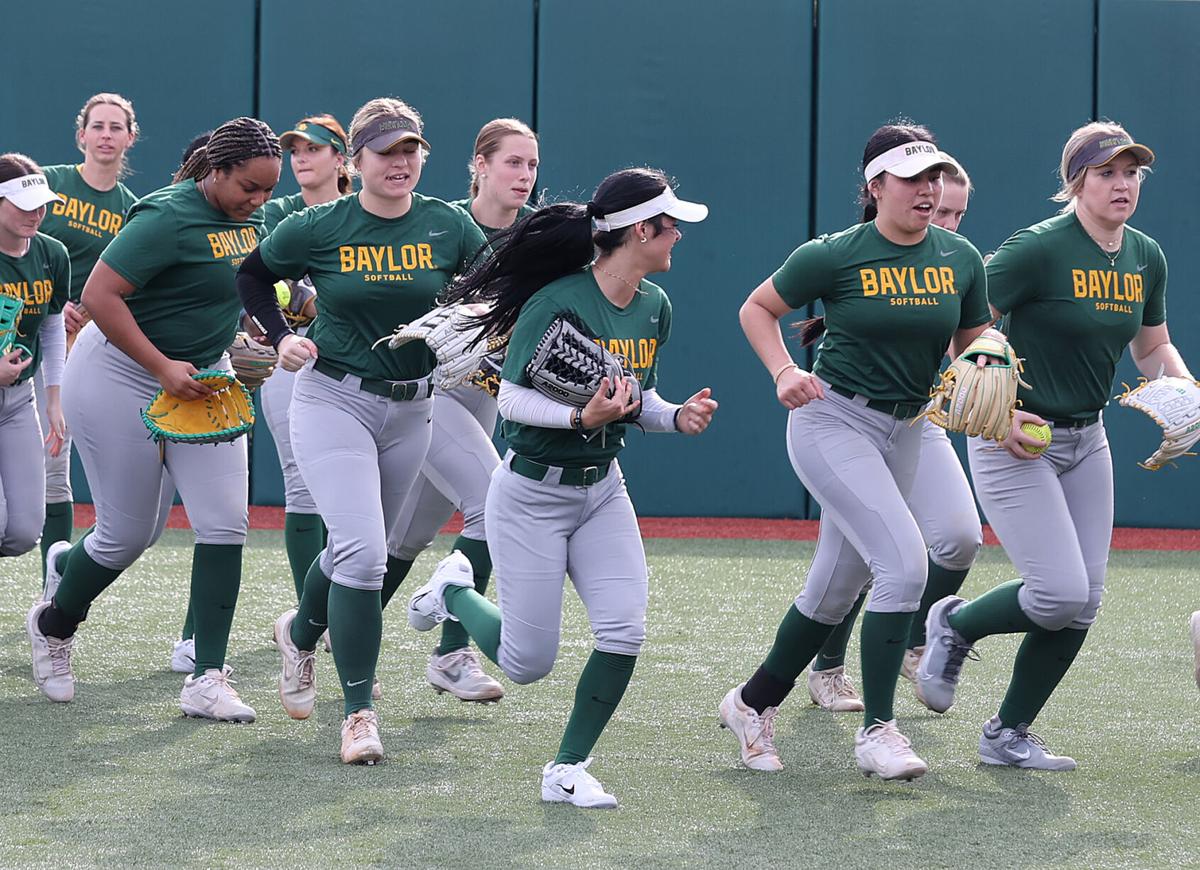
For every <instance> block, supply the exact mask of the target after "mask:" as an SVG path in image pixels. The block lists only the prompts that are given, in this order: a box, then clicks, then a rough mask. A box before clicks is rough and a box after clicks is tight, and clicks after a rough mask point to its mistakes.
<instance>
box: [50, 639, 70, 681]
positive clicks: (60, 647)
mask: <svg viewBox="0 0 1200 870" xmlns="http://www.w3.org/2000/svg"><path fill="white" fill-rule="evenodd" d="M74 646H75V638H73V637H68V638H64V639H62V640H59V639H58V638H56V637H47V638H46V647H47V649H48V651H49V654H50V669H51V671H53V673H54V676H56V677H66V676H70V674H71V649H72V648H73V647H74Z"/></svg>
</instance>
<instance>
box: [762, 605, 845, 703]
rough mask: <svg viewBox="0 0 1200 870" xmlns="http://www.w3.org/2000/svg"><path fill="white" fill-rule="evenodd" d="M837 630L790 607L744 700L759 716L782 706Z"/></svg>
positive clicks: (793, 606) (794, 607)
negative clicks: (801, 674)
mask: <svg viewBox="0 0 1200 870" xmlns="http://www.w3.org/2000/svg"><path fill="white" fill-rule="evenodd" d="M836 627H837V626H833V625H825V624H824V623H820V622H817V621H816V620H813V619H809V618H808V617H807V616H805V615H804V614H803V613H801V612H800V611H799V610H797V609H796V606H795V605H794V604H793V605H792V606H791V607H789V608H788V609H787V613H786V614H784V617H783V621H782V622H781V623H779V628H778V630H777V631H776V632H775V643H774V644H772V645H771V651H770V652H769V653H767V657H766V659H765V660H764V661H763V663H762V664H761V665H760V666H759V668H758V670H757V671H755V672H754V673H753V674H752V675H751V677H750V679H748V680H746V685H744V686H742V701H743V702H744V703H745V704H747V705H748V706H750V707H753V708H754V709H755V710H757V711H758V712H759V713H762V712H764V711H765V710H766V709H767V708H768V707H778V706H779V705H780V704H782V703H783V699H784V698H786V697H787V696H788V693H789V692H791V691H792V689H793V688H794V687H795V685H796V678H797V677H798V676H800V672H801V671H802V670H804V669H805V668H806V667H808V664H809V662H811V661H812V660H813V657H814V656H816V654H817V651H818V650H820V649H821V646H822V645H823V644H824V643H825V639H826V638H828V637H829V633H830V632H832V631H833V630H834V628H836Z"/></svg>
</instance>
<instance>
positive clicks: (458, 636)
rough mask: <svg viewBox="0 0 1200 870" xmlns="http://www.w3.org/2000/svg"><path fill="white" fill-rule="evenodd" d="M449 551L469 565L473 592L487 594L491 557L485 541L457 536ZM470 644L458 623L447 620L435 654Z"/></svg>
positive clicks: (468, 638) (443, 653)
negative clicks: (454, 552)
mask: <svg viewBox="0 0 1200 870" xmlns="http://www.w3.org/2000/svg"><path fill="white" fill-rule="evenodd" d="M450 549H451V550H460V551H462V554H463V555H464V556H466V557H467V561H468V562H470V563H471V574H472V575H473V576H474V578H475V591H476V592H478V593H479V594H480V595H483V594H484V593H485V592H487V588H488V578H489V577H490V576H491V575H492V556H491V554H490V553H489V552H488V545H487V541H476V540H475V539H474V538H464V537H463V536H462V535H459V536H458V538H457V540H455V542H454V546H453V547H451V548H450ZM470 643H471V637H470V635H468V634H467V630H466V629H465V628H463V627H462V625H461V624H460V623H457V622H455V621H454V620H453V619H447V620H446V621H445V622H443V623H442V642H441V643H440V644H438V648H437V654H438V655H440V656H444V655H445V654H446V653H451V652H454V651H455V650H456V649H465V648H466V647H467V646H468V645H469V644H470Z"/></svg>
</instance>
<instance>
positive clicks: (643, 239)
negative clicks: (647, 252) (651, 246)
mask: <svg viewBox="0 0 1200 870" xmlns="http://www.w3.org/2000/svg"><path fill="white" fill-rule="evenodd" d="M642 244H643V245H644V244H646V237H645V236H642Z"/></svg>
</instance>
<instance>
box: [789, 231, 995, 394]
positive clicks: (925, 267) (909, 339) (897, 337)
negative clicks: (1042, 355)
mask: <svg viewBox="0 0 1200 870" xmlns="http://www.w3.org/2000/svg"><path fill="white" fill-rule="evenodd" d="M772 281H773V282H774V284H775V290H776V291H777V292H778V293H779V295H780V297H781V298H782V299H783V301H784V302H786V303H787V304H788V305H789V306H791V307H792V308H801V307H802V306H804V305H806V304H808V303H810V302H815V301H816V300H818V299H819V300H821V303H822V305H823V306H824V309H825V328H826V334H825V339H824V341H822V342H821V346H820V348H819V349H818V351H817V361H816V364H815V365H814V366H813V372H814V373H815V374H817V375H819V376H820V377H822V378H824V379H825V380H826V381H828V382H829V383H831V384H833V385H834V386H835V387H841V388H842V389H844V390H851V391H853V392H854V393H857V394H859V395H863V396H867V397H868V398H871V399H879V400H882V401H886V402H896V403H901V402H903V403H918V402H924V401H926V400H927V399H928V398H929V390H930V388H931V387H932V385H933V382H934V380H935V379H936V377H937V373H938V369H939V367H940V366H941V361H942V357H943V356H945V354H946V345H947V344H949V342H950V338H951V337H952V336H953V335H954V333H955V331H957V330H959V329H970V328H971V327H975V326H980V325H982V324H984V323H987V322H988V321H990V320H991V319H992V317H991V314H990V312H989V310H988V297H987V278H986V276H985V274H984V270H983V260H982V259H981V258H980V256H979V252H978V251H977V250H975V246H974V245H972V244H971V243H970V242H968V241H967V240H966V239H964V238H963V237H962V236H960V235H958V234H957V233H952V232H949V231H948V230H943V229H942V228H941V227H936V226H931V227H929V232H928V233H927V234H926V236H925V238H924V240H922V241H921V242H919V243H918V244H915V245H897V244H894V243H892V242H890V241H888V240H887V239H885V238H884V237H883V236H882V235H881V234H880V232H879V230H878V229H876V228H875V223H874V222H873V221H872V222H870V223H865V224H857V225H855V226H853V227H850V228H849V229H845V230H842V231H841V232H840V233H834V234H833V235H826V236H820V237H819V238H816V239H813V240H812V241H811V242H806V243H805V244H803V245H801V246H800V247H799V248H797V249H796V250H795V251H794V252H793V253H792V255H791V256H790V257H788V259H787V262H785V263H784V264H783V266H781V267H780V269H779V271H777V272H776V273H775V274H774V276H772Z"/></svg>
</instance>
